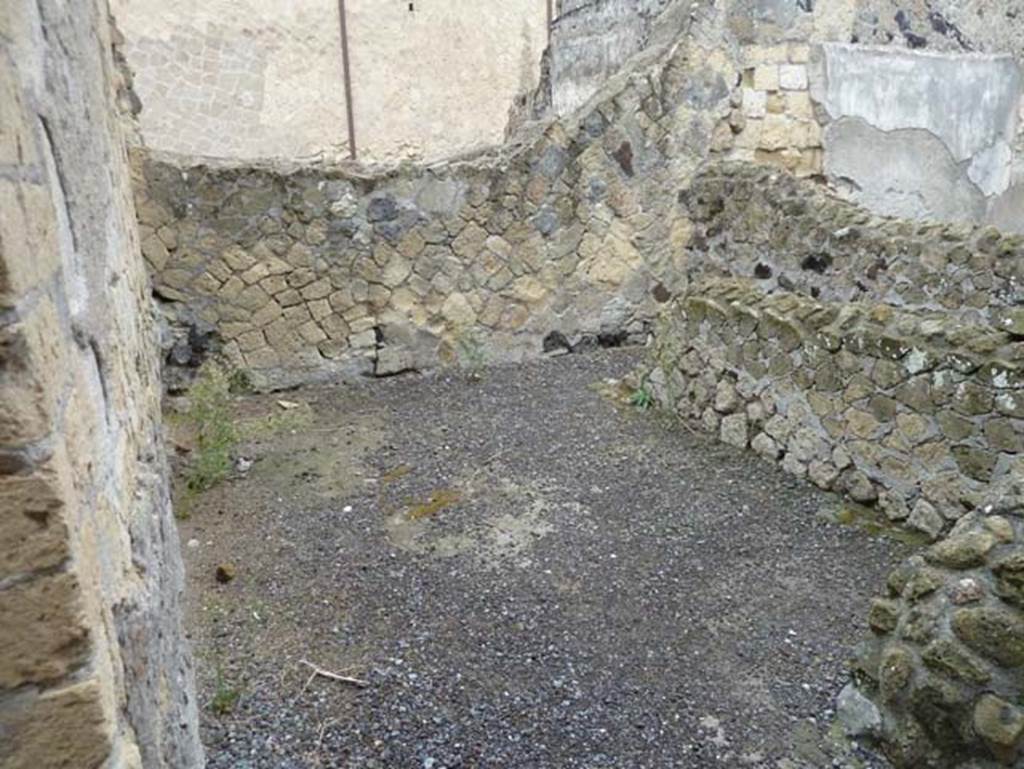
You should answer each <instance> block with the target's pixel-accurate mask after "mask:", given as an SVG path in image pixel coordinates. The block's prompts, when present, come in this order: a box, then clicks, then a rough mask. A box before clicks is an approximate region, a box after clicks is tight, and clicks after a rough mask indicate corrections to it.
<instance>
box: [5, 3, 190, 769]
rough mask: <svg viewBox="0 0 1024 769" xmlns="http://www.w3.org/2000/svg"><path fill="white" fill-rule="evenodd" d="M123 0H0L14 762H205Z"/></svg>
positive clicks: (177, 765) (8, 675) (176, 765)
mask: <svg viewBox="0 0 1024 769" xmlns="http://www.w3.org/2000/svg"><path fill="white" fill-rule="evenodd" d="M126 90H127V81H125V80H124V78H123V75H122V73H121V72H119V71H117V70H116V69H115V66H114V60H113V58H112V55H111V34H110V27H109V20H108V16H107V9H106V7H105V3H96V2H92V1H91V0H74V1H73V2H56V1H52V2H51V1H50V0H41V1H40V2H34V1H30V0H10V1H9V2H5V3H4V4H3V5H2V6H0V104H2V105H3V110H2V111H3V132H2V133H0V201H2V202H0V511H2V513H0V618H2V620H0V648H2V649H3V652H2V654H0V764H2V765H3V766H4V767H5V769H48V768H49V767H53V768H54V769H56V768H57V767H98V766H105V767H135V768H136V769H142V767H145V769H163V768H166V769H186V768H187V769H191V768H192V767H199V766H201V765H202V755H201V751H200V748H199V743H198V737H197V726H196V704H195V700H194V695H193V691H192V670H191V667H190V664H191V663H190V660H189V657H188V653H187V645H186V643H185V640H184V637H183V634H182V631H181V628H180V625H179V611H178V601H179V595H180V592H181V589H182V568H181V562H180V560H179V554H178V552H177V532H176V529H175V526H174V521H173V519H172V516H171V510H170V501H169V497H168V487H167V474H166V466H165V462H164V455H163V449H162V442H161V438H160V433H159V425H160V418H159V404H160V382H159V372H158V368H157V365H156V364H157V361H156V358H155V355H154V345H153V342H154V335H153V331H154V328H153V316H152V307H151V302H150V299H149V287H148V281H147V277H146V274H145V271H144V267H143V264H142V260H141V258H140V257H139V244H138V238H137V235H136V229H135V221H134V219H135V212H134V208H133V205H132V200H131V195H130V191H129V178H128V172H127V157H126V153H125V147H124V143H123V139H122V137H121V131H120V127H119V126H118V123H117V114H116V111H115V108H114V103H115V96H116V93H117V92H120V94H121V95H122V96H123V95H124V93H125V92H126Z"/></svg>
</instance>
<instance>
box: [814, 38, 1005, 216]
mask: <svg viewBox="0 0 1024 769" xmlns="http://www.w3.org/2000/svg"><path fill="white" fill-rule="evenodd" d="M815 60H816V62H817V65H816V66H814V67H812V70H811V78H810V80H811V95H812V97H813V99H814V100H815V101H816V102H817V103H819V104H821V105H822V107H823V108H824V118H825V121H826V122H827V123H828V126H827V128H826V130H825V135H824V142H823V144H824V148H825V173H826V174H827V176H828V178H829V180H830V181H832V182H833V183H835V184H836V185H837V187H839V188H840V189H842V190H844V191H845V192H846V193H847V194H848V195H849V196H850V197H851V198H853V199H854V200H857V201H859V202H861V203H864V204H865V205H868V206H869V207H871V208H872V209H874V210H876V211H881V212H883V213H888V214H893V215H898V216H904V217H910V218H924V219H943V220H949V219H962V220H966V221H974V222H980V221H985V220H987V219H988V215H989V214H988V210H989V203H990V201H991V200H992V199H993V198H994V197H995V196H997V195H1000V194H1002V193H1004V192H1005V191H1006V190H1007V189H1008V188H1009V187H1010V184H1011V182H1012V164H1013V159H1014V152H1013V146H1014V143H1015V141H1016V138H1017V132H1018V124H1019V112H1020V103H1021V74H1020V68H1019V66H1018V64H1017V63H1016V62H1015V61H1014V59H1013V58H1012V57H1011V56H1009V55H989V54H949V53H931V52H923V51H913V52H911V51H901V50H893V49H892V48H878V47H866V46H851V45H836V44H826V45H824V46H822V48H821V50H820V55H819V56H816V57H815Z"/></svg>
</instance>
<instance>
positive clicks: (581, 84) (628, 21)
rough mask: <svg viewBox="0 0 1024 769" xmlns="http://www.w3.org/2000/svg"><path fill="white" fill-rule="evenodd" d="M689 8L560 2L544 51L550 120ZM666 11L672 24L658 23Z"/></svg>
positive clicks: (673, 3)
mask: <svg viewBox="0 0 1024 769" xmlns="http://www.w3.org/2000/svg"><path fill="white" fill-rule="evenodd" d="M684 5H685V8H684ZM689 6H690V3H688V2H687V3H685V4H684V3H683V2H682V1H681V0H597V1H596V2H587V1H583V0H580V1H578V2H577V1H573V0H567V1H566V2H562V3H560V4H559V8H558V17H557V19H556V20H555V21H554V23H553V25H552V27H551V44H550V47H549V49H548V50H547V51H546V52H545V56H546V57H547V59H548V60H547V62H546V65H547V69H548V81H547V82H546V83H545V84H544V87H545V88H546V89H547V90H548V93H547V94H545V95H544V98H543V101H544V103H545V104H546V105H550V109H551V112H552V113H553V114H555V115H566V114H569V113H570V112H572V111H573V110H575V109H578V108H579V107H581V106H582V105H583V104H584V103H586V101H587V100H588V99H589V98H590V97H591V96H593V95H594V94H595V93H597V91H598V90H600V88H601V86H603V85H604V83H605V81H607V80H608V78H609V77H610V76H612V75H614V74H615V73H617V72H618V71H619V70H620V69H621V68H622V67H623V65H624V64H625V63H626V62H627V61H628V60H629V59H630V57H632V56H633V55H634V54H636V53H637V52H639V51H641V50H643V49H644V48H646V47H647V46H648V45H649V44H651V42H652V41H651V38H652V35H654V34H655V27H656V26H665V25H666V24H670V23H672V22H676V24H677V27H678V14H679V13H680V12H683V11H685V12H688V11H689ZM667 10H673V14H672V16H673V19H672V20H671V21H669V20H668V19H663V20H659V17H660V16H661V14H663V13H665V12H666V11H667ZM673 31H678V29H676V30H673Z"/></svg>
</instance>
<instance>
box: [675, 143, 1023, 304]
mask: <svg viewBox="0 0 1024 769" xmlns="http://www.w3.org/2000/svg"><path fill="white" fill-rule="evenodd" d="M680 200H681V202H682V204H683V206H684V207H685V209H686V211H687V215H688V217H689V218H690V219H691V220H692V223H693V233H692V239H691V246H690V248H689V249H688V253H687V257H686V263H687V272H688V274H689V275H690V276H691V277H700V276H704V275H716V274H717V275H723V274H726V275H735V276H738V277H747V278H754V279H756V280H757V282H758V284H759V285H760V287H761V288H762V290H765V291H774V290H789V291H798V292H800V293H802V294H805V295H807V296H810V297H812V298H818V299H821V300H824V301H840V302H845V301H868V302H885V303H888V304H891V305H892V306H894V307H898V308H906V309H918V308H920V309H926V310H936V311H942V312H944V313H948V314H949V315H950V317H952V318H958V319H961V320H962V321H963V322H965V323H992V324H996V323H998V322H1000V320H1001V319H1002V317H1003V314H1004V313H1005V312H1007V311H1009V310H1010V309H1011V308H1013V307H1015V306H1018V305H1021V304H1024V258H1022V256H1024V238H1022V237H1021V236H1019V235H1008V234H1004V233H1001V232H1000V231H998V230H996V229H994V228H992V227H981V226H969V225H954V224H939V223H922V222H913V221H905V220H899V219H889V218H885V217H882V216H877V215H875V214H872V213H871V212H870V211H868V210H866V209H864V208H862V207H860V206H856V205H853V204H851V203H848V202H847V201H845V200H843V199H841V198H839V197H837V196H836V195H834V194H830V193H829V192H828V191H827V189H825V188H823V187H822V186H820V185H816V184H813V183H812V182H810V181H798V180H797V179H795V178H793V176H791V175H789V174H786V173H783V172H779V171H772V170H770V169H765V168H758V167H756V166H745V165H741V164H728V163H727V164H721V165H718V164H716V165H710V166H708V167H706V168H704V169H703V170H702V171H701V172H700V173H699V174H697V175H696V176H695V178H694V180H693V182H692V184H691V185H690V187H689V189H687V190H684V191H683V192H681V193H680Z"/></svg>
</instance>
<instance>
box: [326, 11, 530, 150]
mask: <svg viewBox="0 0 1024 769" xmlns="http://www.w3.org/2000/svg"><path fill="white" fill-rule="evenodd" d="M548 2H549V3H550V0H548ZM338 17H339V18H340V20H341V66H342V69H343V70H344V78H345V117H346V119H347V120H348V156H349V157H350V158H352V159H353V160H355V159H356V119H355V109H354V108H353V107H352V71H351V67H350V64H349V59H348V24H347V21H346V18H345V0H338Z"/></svg>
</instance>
